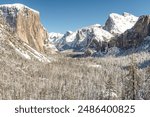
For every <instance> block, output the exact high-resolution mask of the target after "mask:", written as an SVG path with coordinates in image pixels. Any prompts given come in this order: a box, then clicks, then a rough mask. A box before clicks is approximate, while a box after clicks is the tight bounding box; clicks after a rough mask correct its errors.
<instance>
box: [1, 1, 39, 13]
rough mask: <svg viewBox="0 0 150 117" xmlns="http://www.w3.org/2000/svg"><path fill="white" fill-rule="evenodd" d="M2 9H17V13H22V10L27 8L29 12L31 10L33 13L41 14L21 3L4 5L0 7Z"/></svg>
mask: <svg viewBox="0 0 150 117" xmlns="http://www.w3.org/2000/svg"><path fill="white" fill-rule="evenodd" d="M0 8H4V9H8V8H10V9H12V8H15V9H17V11H20V10H22V9H24V8H27V9H29V10H31V11H33V12H35V13H37V14H39V12H38V11H36V10H34V9H32V8H29V7H27V6H25V5H23V4H20V3H15V4H3V5H0Z"/></svg>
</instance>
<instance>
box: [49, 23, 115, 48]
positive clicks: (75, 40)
mask: <svg viewBox="0 0 150 117" xmlns="http://www.w3.org/2000/svg"><path fill="white" fill-rule="evenodd" d="M112 37H113V35H112V34H110V33H109V32H108V31H106V30H104V29H103V27H102V26H101V25H99V24H95V25H92V26H88V27H84V28H81V29H79V30H77V31H75V32H71V31H67V32H66V34H64V36H63V37H62V38H59V39H56V40H55V41H54V43H55V42H56V46H57V48H58V49H59V50H66V49H75V50H86V49H87V48H89V47H90V48H94V49H98V47H97V45H98V44H99V43H101V44H102V42H108V41H109V40H110V39H111V38H112ZM51 40H52V39H51ZM53 40H54V39H53Z"/></svg>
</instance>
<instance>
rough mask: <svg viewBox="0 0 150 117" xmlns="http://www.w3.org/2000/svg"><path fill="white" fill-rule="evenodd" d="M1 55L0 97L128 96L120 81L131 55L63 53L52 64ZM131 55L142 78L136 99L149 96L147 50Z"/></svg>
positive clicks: (97, 98) (103, 97) (0, 53)
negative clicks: (101, 55) (89, 55)
mask: <svg viewBox="0 0 150 117" xmlns="http://www.w3.org/2000/svg"><path fill="white" fill-rule="evenodd" d="M69 54H71V53H69ZM0 56H1V58H0V73H1V75H0V99H15V100H16V99H17V100H18V99H19V100H24V99H39V100H40V99H44V100H45V99H46V100H47V99H48V100H49V99H52V100H56V99H58V100H61V99H63V100H64V99H67V100H77V99H80V100H103V99H128V97H129V96H126V95H127V94H125V93H124V90H125V88H124V87H125V86H124V84H123V80H124V79H126V76H127V75H128V74H129V66H130V63H131V56H132V55H129V56H120V57H113V56H107V57H103V58H92V57H87V58H71V57H68V53H67V52H66V53H63V54H60V55H55V57H54V61H52V62H51V63H42V62H38V61H28V60H24V59H22V58H20V57H19V56H14V55H11V54H6V53H4V52H2V51H0ZM134 58H135V60H136V63H137V65H138V69H137V72H138V74H139V76H140V79H142V84H141V86H140V90H138V91H139V93H138V97H137V99H150V91H149V87H150V86H149V85H150V84H149V82H150V81H149V82H148V79H147V77H148V76H149V72H147V71H148V66H149V64H150V53H144V52H141V53H137V54H134ZM110 79H111V80H110ZM146 80H147V82H145V81H146ZM109 81H111V82H109ZM128 88H130V87H128ZM126 97H127V98H126Z"/></svg>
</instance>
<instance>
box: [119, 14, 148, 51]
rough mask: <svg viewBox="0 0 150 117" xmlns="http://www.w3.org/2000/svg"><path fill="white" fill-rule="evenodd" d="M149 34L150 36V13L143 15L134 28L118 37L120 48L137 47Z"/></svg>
mask: <svg viewBox="0 0 150 117" xmlns="http://www.w3.org/2000/svg"><path fill="white" fill-rule="evenodd" d="M147 36H150V15H143V16H141V17H140V18H139V20H138V21H137V23H136V24H135V25H134V26H133V28H131V29H129V30H127V31H126V32H125V33H123V34H122V35H120V36H119V37H118V39H117V46H118V47H120V48H130V47H136V46H138V45H139V44H140V43H141V42H143V41H144V38H146V37H147Z"/></svg>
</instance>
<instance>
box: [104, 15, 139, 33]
mask: <svg viewBox="0 0 150 117" xmlns="http://www.w3.org/2000/svg"><path fill="white" fill-rule="evenodd" d="M137 20H138V17H136V16H134V15H132V14H129V13H126V12H124V13H123V14H122V15H119V14H116V13H111V14H110V15H109V18H108V20H107V21H106V23H105V26H104V29H105V30H107V31H109V32H110V33H112V34H115V35H117V34H121V33H124V32H125V31H126V30H128V29H130V28H132V27H133V26H134V25H135V23H136V22H137Z"/></svg>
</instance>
